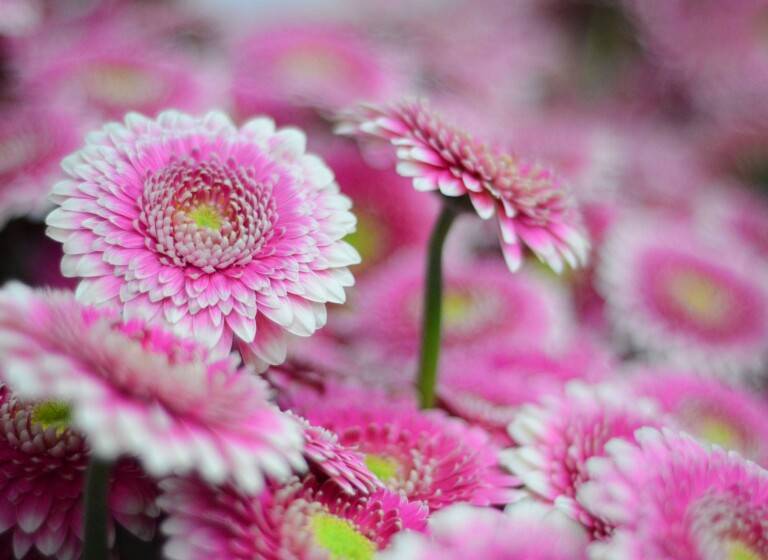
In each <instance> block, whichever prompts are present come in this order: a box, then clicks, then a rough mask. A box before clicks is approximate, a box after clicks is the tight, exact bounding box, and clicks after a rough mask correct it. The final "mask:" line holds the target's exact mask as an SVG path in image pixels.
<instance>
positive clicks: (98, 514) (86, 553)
mask: <svg viewBox="0 0 768 560" xmlns="http://www.w3.org/2000/svg"><path fill="white" fill-rule="evenodd" d="M111 469H112V464H111V463H109V462H107V461H101V460H99V459H96V458H91V461H90V463H89V464H88V471H87V472H86V475H85V508H84V511H85V513H84V515H85V519H84V524H83V525H84V527H85V544H84V547H83V560H105V559H106V558H107V557H108V554H109V546H108V543H107V495H108V492H109V473H110V470H111Z"/></svg>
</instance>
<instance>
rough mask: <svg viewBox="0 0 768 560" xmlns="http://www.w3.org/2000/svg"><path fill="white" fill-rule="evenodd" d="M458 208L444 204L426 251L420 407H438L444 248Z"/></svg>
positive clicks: (419, 376)
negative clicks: (436, 396) (437, 389)
mask: <svg viewBox="0 0 768 560" xmlns="http://www.w3.org/2000/svg"><path fill="white" fill-rule="evenodd" d="M458 212H459V209H458V208H457V207H456V206H455V205H453V204H451V203H450V202H444V203H443V208H442V210H441V212H440V215H439V216H438V218H437V221H436V222H435V226H434V228H433V229H432V234H431V236H430V238H429V248H428V251H427V274H426V283H425V286H424V313H423V315H422V319H421V321H422V323H421V325H422V326H421V353H420V357H419V374H418V380H417V387H418V392H419V404H420V406H421V408H432V407H434V406H435V386H436V384H437V366H438V363H439V360H440V333H441V327H442V314H443V247H444V246H445V240H446V237H447V236H448V231H449V230H450V229H451V225H452V224H453V221H454V220H455V219H456V216H457V215H458Z"/></svg>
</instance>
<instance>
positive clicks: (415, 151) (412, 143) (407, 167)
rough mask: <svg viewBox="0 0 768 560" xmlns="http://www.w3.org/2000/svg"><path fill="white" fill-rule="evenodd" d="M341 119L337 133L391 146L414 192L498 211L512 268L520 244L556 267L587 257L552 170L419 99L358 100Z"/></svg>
mask: <svg viewBox="0 0 768 560" xmlns="http://www.w3.org/2000/svg"><path fill="white" fill-rule="evenodd" d="M339 120H340V123H339V125H338V126H337V132H338V133H339V134H348V135H354V136H360V137H362V138H374V139H379V140H385V141H388V142H389V143H390V144H392V146H393V147H395V148H396V154H397V171H398V173H400V174H401V175H403V176H405V177H412V178H413V186H414V188H415V189H416V190H419V191H429V192H433V191H434V192H439V193H441V194H442V195H443V196H446V197H449V198H458V199H459V200H462V201H467V205H469V204H470V203H471V206H472V207H473V208H474V209H475V211H476V212H477V214H478V215H479V216H480V217H481V218H483V219H489V218H491V217H493V216H494V215H496V217H497V222H498V229H499V241H500V243H501V249H502V252H503V254H504V258H505V261H506V263H507V266H508V267H509V269H510V270H513V271H515V270H517V269H518V268H520V266H521V264H522V261H523V246H524V245H525V246H528V247H529V248H530V249H531V250H532V251H533V252H534V253H535V254H536V255H537V256H538V257H539V259H541V260H542V261H544V262H546V263H547V264H548V265H549V266H550V267H552V269H553V270H555V271H557V272H561V271H562V270H563V268H564V263H567V264H569V265H570V266H571V267H574V268H575V267H577V266H579V265H583V264H585V263H586V260H587V253H588V250H589V242H588V240H587V238H586V236H585V234H584V232H583V228H582V225H581V218H580V215H579V212H578V210H577V208H576V207H575V203H574V202H573V200H572V197H571V196H570V193H569V192H568V190H567V189H566V188H565V186H564V185H563V183H562V181H561V180H560V178H559V177H558V176H557V175H556V174H555V173H553V172H552V171H551V170H550V169H548V168H546V167H544V166H542V165H541V164H539V163H537V162H534V161H527V160H524V159H521V158H519V157H517V156H512V155H508V154H504V153H499V152H497V151H496V150H493V149H491V148H490V147H489V146H487V145H486V144H483V143H481V142H478V141H477V140H475V139H474V138H473V137H472V136H471V135H469V134H468V133H466V132H464V131H463V130H461V129H458V128H456V127H453V126H450V125H448V124H446V123H444V122H443V121H442V119H441V118H440V117H439V116H438V115H437V114H435V113H434V112H433V111H432V110H431V109H430V108H429V106H428V105H426V104H425V103H423V102H418V101H413V102H412V101H404V102H400V103H396V104H393V105H385V106H371V105H363V106H361V107H359V108H357V109H356V110H351V111H349V112H347V113H344V114H342V115H340V117H339Z"/></svg>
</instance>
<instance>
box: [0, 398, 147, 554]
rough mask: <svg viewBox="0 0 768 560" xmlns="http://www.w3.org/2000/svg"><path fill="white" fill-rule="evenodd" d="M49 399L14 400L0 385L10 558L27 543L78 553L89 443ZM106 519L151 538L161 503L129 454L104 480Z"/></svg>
mask: <svg viewBox="0 0 768 560" xmlns="http://www.w3.org/2000/svg"><path fill="white" fill-rule="evenodd" d="M68 414H69V411H68V408H67V406H66V405H65V404H63V403H57V402H55V401H42V402H37V403H34V402H24V401H20V400H19V399H18V398H17V397H16V396H15V395H14V394H13V393H11V391H10V390H9V389H8V387H7V386H4V385H0V476H2V481H3V485H2V490H0V530H2V531H8V533H9V534H10V535H11V543H12V549H13V553H12V554H13V557H14V558H25V557H26V555H27V553H28V552H29V551H30V550H34V549H36V550H37V551H38V552H40V553H41V554H44V555H46V556H51V557H54V558H57V559H60V560H68V559H75V558H79V553H80V548H81V545H82V538H83V534H82V517H83V507H82V503H83V493H84V486H85V484H84V482H85V469H86V467H87V463H88V455H89V452H88V448H87V445H86V443H85V441H84V439H83V437H82V436H80V435H79V434H78V433H77V432H75V431H73V430H72V429H70V428H69V426H68V421H69V418H68ZM109 486H110V490H109V514H110V517H109V523H110V525H112V523H113V522H114V521H118V522H119V523H121V524H122V525H124V526H125V527H126V528H128V529H129V530H130V531H131V532H133V533H135V534H136V535H137V536H140V537H142V538H151V537H152V535H153V534H154V531H155V525H156V517H157V516H158V514H159V511H158V509H157V507H156V505H155V497H156V495H157V490H156V487H155V484H154V482H153V481H152V480H151V479H150V478H149V477H147V476H146V475H145V474H144V473H143V472H142V471H141V469H139V468H138V467H137V466H136V465H135V464H134V463H133V462H132V461H130V460H124V461H121V462H120V463H118V465H117V466H116V467H115V469H114V470H113V472H112V475H111V480H110V483H109Z"/></svg>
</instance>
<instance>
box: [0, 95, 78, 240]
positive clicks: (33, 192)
mask: <svg viewBox="0 0 768 560" xmlns="http://www.w3.org/2000/svg"><path fill="white" fill-rule="evenodd" d="M77 131H78V124H77V122H76V120H75V119H74V118H72V116H70V115H69V114H68V113H67V112H66V111H63V110H58V109H54V108H53V107H51V106H44V105H42V104H40V103H39V102H36V101H25V102H19V103H13V102H10V101H8V102H4V103H0V227H2V226H4V225H5V223H6V222H7V221H8V220H9V219H10V218H13V217H16V216H22V215H30V214H31V215H33V216H40V215H42V214H43V212H44V211H45V210H47V209H48V208H49V207H50V206H51V203H50V201H49V200H48V198H47V197H48V192H49V190H50V185H51V182H52V180H53V178H54V177H56V176H57V175H58V174H59V172H60V169H59V161H61V158H62V157H64V156H65V155H66V154H68V153H69V152H70V151H71V150H72V149H73V148H74V147H75V146H76V145H77V142H78V136H77Z"/></svg>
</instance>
